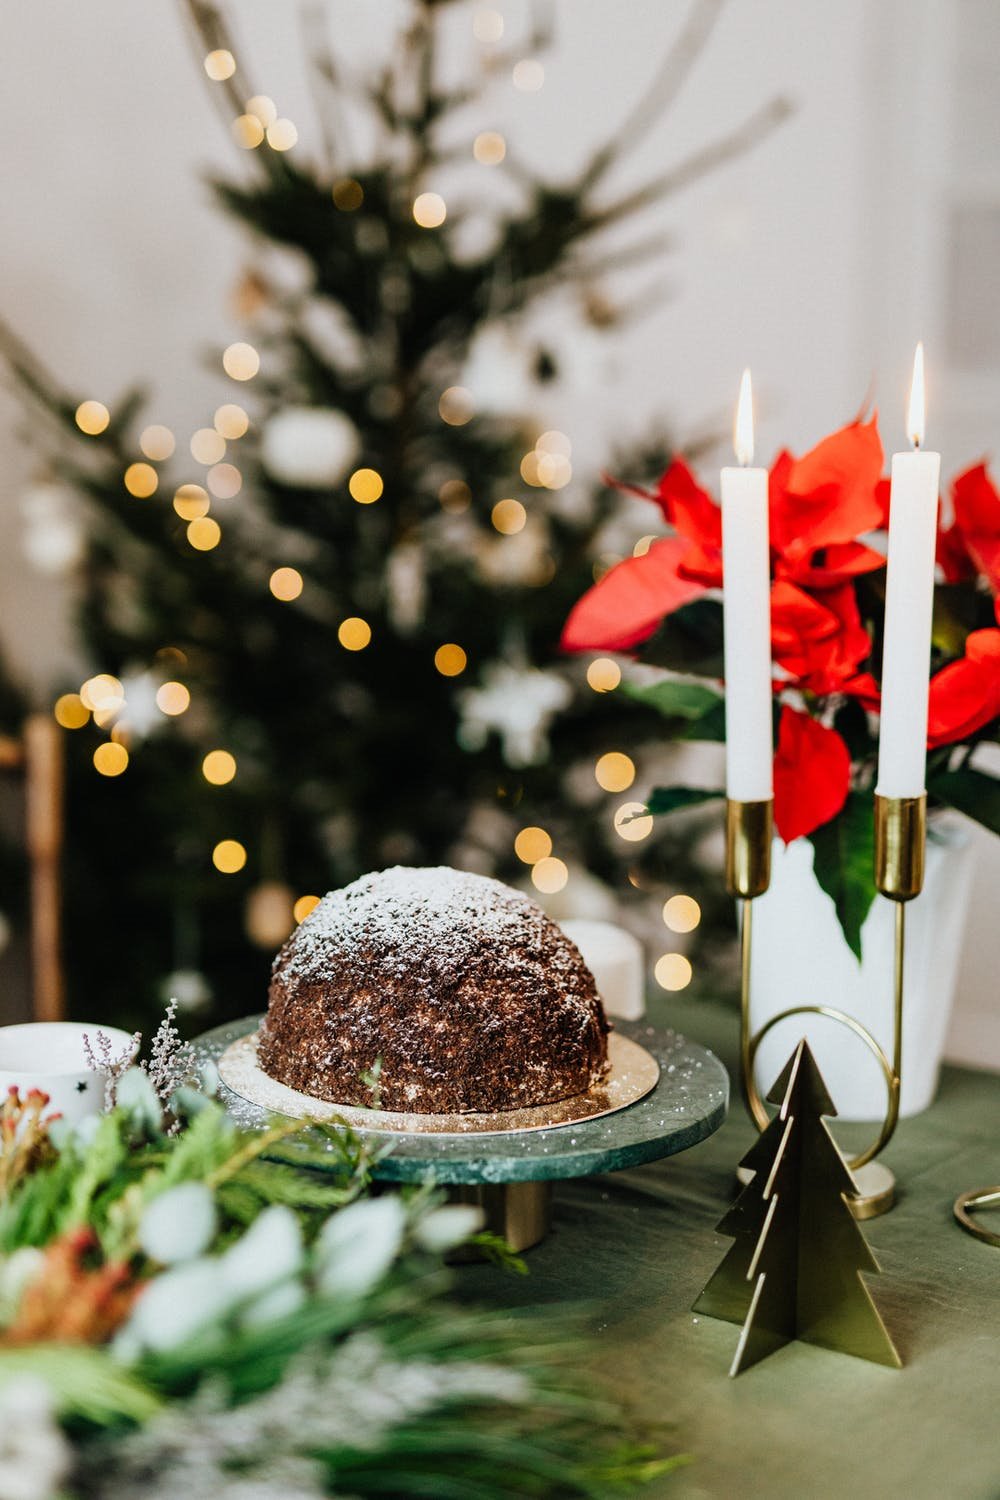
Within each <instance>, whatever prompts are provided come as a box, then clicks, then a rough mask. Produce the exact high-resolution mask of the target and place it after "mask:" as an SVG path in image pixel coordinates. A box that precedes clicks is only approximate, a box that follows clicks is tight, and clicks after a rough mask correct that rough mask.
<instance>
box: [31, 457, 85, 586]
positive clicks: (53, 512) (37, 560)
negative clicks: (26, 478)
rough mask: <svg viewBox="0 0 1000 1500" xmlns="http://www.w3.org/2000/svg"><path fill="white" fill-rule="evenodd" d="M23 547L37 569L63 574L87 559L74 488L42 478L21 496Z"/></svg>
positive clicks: (57, 576) (48, 575)
mask: <svg viewBox="0 0 1000 1500" xmlns="http://www.w3.org/2000/svg"><path fill="white" fill-rule="evenodd" d="M21 516H22V518H23V520H24V533H23V535H22V538H21V547H22V550H23V552H24V555H25V557H26V558H27V560H28V562H29V563H30V564H31V566H32V567H33V568H34V569H35V571H36V572H38V573H42V574H44V575H45V576H46V577H47V578H59V577H62V576H63V574H65V573H68V572H69V571H70V569H71V568H75V567H76V566H77V564H78V563H80V562H81V561H82V560H83V555H84V551H85V549H86V538H85V536H84V531H83V527H82V525H81V523H80V508H79V505H78V504H77V502H76V499H75V497H74V496H73V494H72V492H71V491H69V490H67V489H65V488H64V487H63V486H62V485H60V484H53V483H52V482H51V481H48V480H40V481H39V482H38V483H37V484H34V485H32V486H31V488H30V489H29V490H27V491H26V493H25V494H24V495H22V497H21Z"/></svg>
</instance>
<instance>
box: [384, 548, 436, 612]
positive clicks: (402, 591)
mask: <svg viewBox="0 0 1000 1500" xmlns="http://www.w3.org/2000/svg"><path fill="white" fill-rule="evenodd" d="M386 592H387V594H388V597H389V618H390V620H391V621H392V623H393V625H395V627H396V629H397V630H398V631H399V632H400V633H401V634H403V635H407V634H409V633H410V631H413V630H416V628H417V626H418V625H419V624H420V623H421V621H422V620H423V618H424V606H425V604H426V602H427V575H426V570H425V567H424V553H423V548H422V547H419V546H418V545H417V543H416V542H402V543H400V545H399V546H398V547H396V548H394V549H393V551H392V552H391V553H390V554H389V562H388V564H387V566H386Z"/></svg>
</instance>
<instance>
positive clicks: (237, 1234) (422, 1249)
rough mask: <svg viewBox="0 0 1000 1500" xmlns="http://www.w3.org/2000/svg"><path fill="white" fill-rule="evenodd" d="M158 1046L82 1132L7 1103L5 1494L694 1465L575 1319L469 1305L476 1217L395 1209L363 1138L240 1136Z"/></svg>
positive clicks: (0, 1173)
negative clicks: (458, 1279)
mask: <svg viewBox="0 0 1000 1500" xmlns="http://www.w3.org/2000/svg"><path fill="white" fill-rule="evenodd" d="M167 1026H168V1030H169V1022H168V1023H167ZM174 1035H175V1034H174ZM158 1043H159V1045H158V1049H154V1064H153V1065H152V1066H148V1067H130V1068H128V1069H127V1071H124V1072H123V1073H122V1074H121V1076H120V1077H119V1078H118V1079H116V1080H115V1093H116V1099H115V1101H114V1103H113V1105H112V1107H111V1108H110V1109H108V1110H107V1111H106V1112H105V1113H104V1114H103V1115H100V1116H97V1117H91V1118H89V1119H86V1120H84V1121H83V1122H81V1123H80V1124H79V1125H77V1126H76V1127H74V1128H73V1129H70V1128H68V1127H67V1126H66V1125H65V1124H64V1122H62V1121H61V1120H58V1119H57V1118H54V1117H51V1116H48V1115H47V1114H46V1109H47V1100H46V1098H45V1096H44V1095H42V1094H38V1093H37V1092H32V1093H30V1094H28V1095H27V1096H24V1097H22V1096H20V1095H19V1094H18V1093H17V1092H16V1091H12V1092H11V1094H10V1095H9V1096H8V1098H7V1100H6V1102H5V1103H4V1105H3V1107H2V1109H0V1475H2V1476H4V1477H3V1480H2V1481H0V1496H4V1497H6V1496H7V1495H8V1493H9V1495H10V1496H13V1495H15V1494H16V1495H17V1496H18V1497H23V1500H53V1497H61V1496H65V1495H69V1494H73V1495H79V1496H84V1497H93V1500H105V1497H112V1496H114V1497H116V1500H130V1497H133V1496H135V1497H137V1500H138V1497H140V1496H141V1497H142V1500H168V1497H169V1500H175V1497H176V1496H178V1495H184V1496H185V1500H201V1497H205V1500H208V1497H212V1500H278V1497H279V1496H280V1497H282V1500H309V1497H314V1496H329V1495H336V1496H345V1497H346V1496H369V1495H371V1496H374V1495H378V1496H383V1497H387V1496H388V1497H399V1500H404V1497H407V1500H411V1497H420V1496H427V1497H431V1496H433V1497H434V1500H451V1497H454V1500H500V1497H514V1496H519V1497H520V1496H596V1495H602V1494H609V1493H615V1492H618V1493H622V1492H624V1493H635V1491H636V1488H637V1487H638V1486H640V1485H642V1484H643V1483H645V1482H647V1481H648V1480H650V1479H652V1478H654V1477H656V1476H660V1475H663V1474H665V1473H667V1472H668V1471H669V1470H670V1469H671V1468H672V1467H673V1466H674V1465H675V1464H676V1463H677V1462H678V1460H677V1459H663V1458H660V1457H658V1456H657V1455H656V1453H655V1451H654V1450H653V1449H652V1448H650V1447H649V1446H642V1445H638V1444H636V1443H635V1442H634V1441H633V1440H631V1439H630V1437H629V1436H628V1434H627V1433H626V1431H625V1427H624V1424H623V1421H622V1419H621V1417H620V1414H619V1413H618V1412H617V1411H616V1410H615V1409H614V1407H613V1406H611V1405H610V1404H609V1403H608V1402H606V1401H601V1400H598V1399H596V1398H595V1397H594V1396H593V1395H592V1394H590V1393H588V1392H587V1391H586V1390H585V1389H584V1388H583V1386H582V1385H581V1383H580V1377H579V1375H578V1374H577V1373H575V1372H576V1370H578V1367H579V1364H580V1360H579V1337H580V1335H579V1331H578V1330H574V1328H573V1327H572V1325H570V1324H568V1323H566V1322H565V1320H562V1321H559V1322H554V1321H553V1320H552V1319H551V1318H548V1317H546V1319H545V1320H544V1322H542V1321H540V1320H539V1319H538V1318H537V1315H533V1317H532V1323H531V1327H530V1329H529V1328H527V1327H526V1325H525V1323H524V1322H523V1321H522V1320H519V1319H516V1318H511V1317H510V1316H509V1315H508V1314H506V1313H504V1312H502V1311H500V1312H489V1311H469V1310H468V1309H466V1308H464V1307H462V1306H460V1305H459V1304H458V1303H457V1302H456V1301H455V1300H454V1299H453V1298H452V1296H451V1294H450V1290H449V1287H450V1280H451V1277H450V1273H449V1271H448V1270H447V1268H446V1265H445V1257H446V1255H447V1254H448V1252H449V1251H451V1250H453V1249H454V1248H455V1247H456V1246H457V1245H459V1244H465V1243H467V1242H468V1241H469V1240H470V1239H477V1238H479V1239H481V1240H482V1239H483V1237H481V1236H476V1233H475V1231H476V1228H477V1220H476V1214H475V1211H474V1210H471V1209H468V1208H465V1207H459V1206H449V1205H447V1204H445V1203H444V1202H443V1201H442V1196H441V1194H440V1193H438V1192H436V1191H435V1190H433V1189H432V1188H430V1189H428V1188H421V1189H416V1190H413V1191H410V1192H408V1193H402V1194H400V1193H386V1194H383V1195H380V1196H375V1195H373V1194H372V1192H371V1190H370V1187H371V1182H370V1174H371V1167H372V1163H373V1152H372V1148H371V1146H370V1145H369V1144H368V1143H367V1142H365V1141H364V1140H362V1138H360V1137H359V1136H357V1135H356V1134H354V1133H352V1132H351V1131H350V1130H348V1129H346V1128H341V1127H334V1126H316V1125H309V1126H305V1125H302V1124H299V1123H298V1122H281V1123H276V1124H275V1125H274V1126H273V1127H272V1128H271V1129H269V1130H266V1131H262V1132H257V1133H248V1132H246V1131H243V1130H241V1129H239V1128H238V1127H237V1126H236V1125H235V1124H234V1122H233V1121H232V1120H231V1119H230V1118H229V1117H228V1116H227V1114H226V1112H225V1110H224V1109H223V1108H222V1106H221V1105H220V1104H219V1103H217V1102H216V1101H215V1100H214V1099H213V1098H211V1097H210V1093H211V1089H212V1087H213V1082H214V1081H213V1080H212V1079H203V1080H200V1082H201V1083H202V1084H205V1085H207V1090H206V1088H205V1087H197V1086H195V1081H194V1080H193V1079H190V1078H189V1079H188V1080H187V1081H185V1082H183V1083H182V1084H181V1086H180V1087H174V1085H175V1084H176V1081H177V1074H178V1071H179V1070H178V1067H177V1066H176V1056H177V1053H176V1049H174V1051H173V1052H171V1050H170V1048H169V1047H166V1048H165V1046H164V1041H163V1032H162V1029H161V1034H160V1035H159V1037H158ZM157 1059H158V1063H157ZM158 1087H159V1088H160V1089H164V1088H166V1087H170V1088H171V1092H170V1093H169V1096H168V1097H167V1098H166V1099H164V1098H162V1097H161V1094H160V1093H158ZM484 1243H485V1248H486V1249H488V1250H491V1251H492V1252H493V1253H494V1254H497V1253H502V1247H499V1246H498V1244H497V1242H496V1241H493V1240H490V1239H488V1238H487V1239H486V1240H485V1242H484ZM508 1255H509V1252H508ZM511 1260H512V1258H511ZM512 1263H513V1264H515V1266H516V1262H513V1261H512Z"/></svg>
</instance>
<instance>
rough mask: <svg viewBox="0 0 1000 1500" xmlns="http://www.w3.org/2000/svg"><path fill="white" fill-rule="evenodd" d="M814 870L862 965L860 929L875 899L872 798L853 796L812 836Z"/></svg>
mask: <svg viewBox="0 0 1000 1500" xmlns="http://www.w3.org/2000/svg"><path fill="white" fill-rule="evenodd" d="M808 837H809V842H810V843H811V844H812V846H813V851H814V859H813V870H814V872H815V875H816V879H817V880H818V881H819V884H820V886H821V888H822V889H823V890H824V891H826V894H827V895H828V896H829V897H830V899H831V900H832V901H833V904H834V906H835V907H836V910H837V920H838V921H839V923H840V925H841V927H842V929H843V932H844V937H845V938H846V939H847V945H848V947H849V948H850V950H851V952H852V953H853V954H854V956H855V957H856V958H857V959H858V961H859V962H860V960H861V929H862V927H863V926H864V921H865V917H867V915H868V912H869V910H870V908H871V904H872V902H873V901H874V899H875V817H874V809H873V806H872V799H871V794H870V793H867V792H850V793H848V797H847V801H846V802H845V803H844V807H843V809H842V811H841V812H839V813H838V814H837V816H836V817H835V818H831V819H830V821H829V822H828V823H823V824H822V825H821V827H819V828H817V829H815V830H814V831H813V832H812V833H811V834H809V836H808Z"/></svg>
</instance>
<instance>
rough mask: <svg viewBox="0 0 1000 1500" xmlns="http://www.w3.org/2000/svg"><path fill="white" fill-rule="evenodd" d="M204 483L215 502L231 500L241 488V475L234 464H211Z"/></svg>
mask: <svg viewBox="0 0 1000 1500" xmlns="http://www.w3.org/2000/svg"><path fill="white" fill-rule="evenodd" d="M205 483H206V484H207V485H208V487H209V489H210V490H211V492H212V494H213V495H214V496H215V498H216V499H217V500H232V499H233V498H234V497H235V496H236V495H238V494H239V492H240V490H241V489H242V488H243V475H242V474H241V473H240V471H239V469H238V468H237V467H236V465H235V464H213V465H212V467H211V468H210V469H209V471H208V473H207V474H206V476H205Z"/></svg>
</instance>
